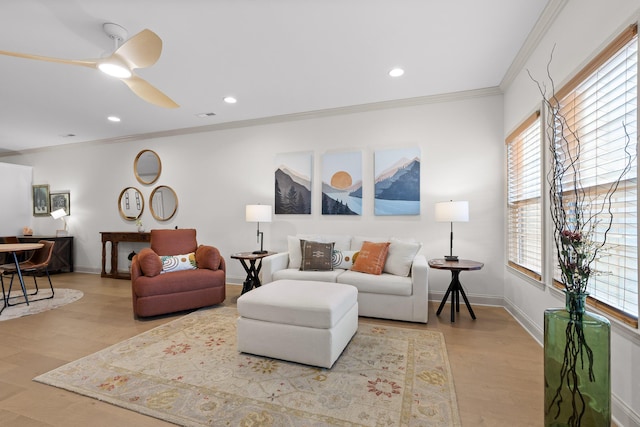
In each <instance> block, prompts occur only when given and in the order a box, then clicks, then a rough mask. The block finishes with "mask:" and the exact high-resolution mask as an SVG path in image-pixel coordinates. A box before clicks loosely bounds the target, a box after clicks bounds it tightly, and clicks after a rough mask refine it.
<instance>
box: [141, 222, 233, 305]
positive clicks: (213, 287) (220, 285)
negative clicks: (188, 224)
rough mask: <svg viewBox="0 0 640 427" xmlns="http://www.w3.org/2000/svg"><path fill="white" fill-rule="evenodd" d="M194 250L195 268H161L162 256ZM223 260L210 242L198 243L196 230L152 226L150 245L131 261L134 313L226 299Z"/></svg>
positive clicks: (192, 251)
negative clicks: (158, 228) (168, 270)
mask: <svg viewBox="0 0 640 427" xmlns="http://www.w3.org/2000/svg"><path fill="white" fill-rule="evenodd" d="M185 254H194V255H195V256H194V255H192V256H191V258H190V259H191V263H192V264H195V265H197V268H195V269H189V270H181V271H173V272H166V273H163V272H162V268H163V266H162V261H161V258H160V257H162V256H173V255H185ZM194 258H195V259H194ZM225 281H226V275H225V261H224V258H222V256H221V255H220V252H219V251H218V249H216V248H215V247H213V246H205V245H200V246H198V244H197V241H196V230H194V229H177V230H151V247H150V248H145V249H143V250H141V251H140V253H138V254H137V255H136V256H134V257H133V260H132V261H131V291H132V298H133V313H134V314H135V315H136V316H138V317H147V316H156V315H159V314H166V313H173V312H176V311H182V310H190V309H194V308H200V307H206V306H209V305H214V304H219V303H221V302H223V301H224V299H225V296H226V295H225Z"/></svg>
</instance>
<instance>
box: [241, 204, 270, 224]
mask: <svg viewBox="0 0 640 427" xmlns="http://www.w3.org/2000/svg"><path fill="white" fill-rule="evenodd" d="M245 219H246V221H247V222H271V206H270V205H247V207H246V210H245Z"/></svg>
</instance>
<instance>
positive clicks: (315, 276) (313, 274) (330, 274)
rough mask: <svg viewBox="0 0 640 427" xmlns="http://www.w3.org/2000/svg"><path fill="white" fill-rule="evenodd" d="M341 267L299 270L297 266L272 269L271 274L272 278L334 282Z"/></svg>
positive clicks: (340, 271)
mask: <svg viewBox="0 0 640 427" xmlns="http://www.w3.org/2000/svg"><path fill="white" fill-rule="evenodd" d="M343 272H344V270H342V269H334V270H331V271H300V269H299V268H285V269H284V270H278V271H274V272H273V275H272V276H271V277H272V279H273V280H283V279H292V280H315V281H318V282H335V281H336V279H337V278H338V276H339V275H340V273H343Z"/></svg>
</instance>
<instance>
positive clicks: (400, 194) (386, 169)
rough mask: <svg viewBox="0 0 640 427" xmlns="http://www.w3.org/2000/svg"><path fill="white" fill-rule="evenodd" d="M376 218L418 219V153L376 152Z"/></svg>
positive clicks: (400, 150)
mask: <svg viewBox="0 0 640 427" xmlns="http://www.w3.org/2000/svg"><path fill="white" fill-rule="evenodd" d="M374 176H375V184H374V212H375V214H376V215H420V149H419V148H417V147H416V148H407V149H394V150H380V151H376V152H375V157H374Z"/></svg>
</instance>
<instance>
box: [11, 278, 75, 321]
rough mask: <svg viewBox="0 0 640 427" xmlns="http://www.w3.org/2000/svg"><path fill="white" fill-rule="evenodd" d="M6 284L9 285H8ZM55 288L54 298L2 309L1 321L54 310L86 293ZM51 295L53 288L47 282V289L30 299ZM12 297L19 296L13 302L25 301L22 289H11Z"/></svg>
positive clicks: (41, 290)
mask: <svg viewBox="0 0 640 427" xmlns="http://www.w3.org/2000/svg"><path fill="white" fill-rule="evenodd" d="M45 280H46V278H45ZM5 286H7V287H8V285H5ZM19 288H20V285H18V289H19ZM53 289H54V291H55V293H54V294H53V298H51V299H44V300H41V301H30V302H29V305H27V304H19V305H15V306H10V307H7V308H5V309H4V310H2V313H0V321H2V320H10V319H16V318H18V317H22V316H28V315H30V314H37V313H42V312H43V311H47V310H53V309H54V308H58V307H62V306H63V305H67V304H70V303H72V302H74V301H77V300H79V299H80V298H82V296H83V295H84V294H83V293H82V291H78V290H76V289H64V288H56V287H55V286H54V288H53ZM31 291H32V289H27V292H31ZM49 296H51V289H49V285H48V284H47V286H46V288H45V289H40V291H39V292H38V295H33V296H29V299H38V298H43V297H44V298H46V297H49ZM11 297H19V298H17V299H15V300H13V301H11V304H15V303H18V302H21V301H24V296H23V295H22V291H11ZM0 308H2V307H0Z"/></svg>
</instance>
